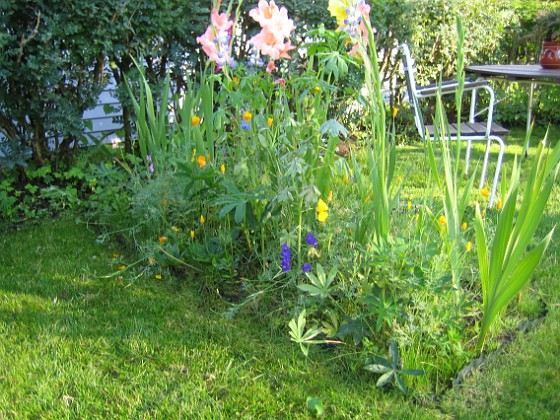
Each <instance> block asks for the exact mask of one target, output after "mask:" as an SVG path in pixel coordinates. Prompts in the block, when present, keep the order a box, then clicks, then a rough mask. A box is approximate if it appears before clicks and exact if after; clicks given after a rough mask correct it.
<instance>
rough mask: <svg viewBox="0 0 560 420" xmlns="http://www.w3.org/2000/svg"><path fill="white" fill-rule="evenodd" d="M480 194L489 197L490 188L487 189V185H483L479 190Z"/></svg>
mask: <svg viewBox="0 0 560 420" xmlns="http://www.w3.org/2000/svg"><path fill="white" fill-rule="evenodd" d="M480 194H481V195H482V196H483V197H490V190H489V189H488V187H484V188H483V189H481V190H480Z"/></svg>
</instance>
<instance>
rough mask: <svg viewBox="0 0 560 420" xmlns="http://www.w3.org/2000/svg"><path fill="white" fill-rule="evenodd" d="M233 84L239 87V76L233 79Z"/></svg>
mask: <svg viewBox="0 0 560 420" xmlns="http://www.w3.org/2000/svg"><path fill="white" fill-rule="evenodd" d="M233 84H234V85H235V86H237V85H238V84H239V78H238V77H237V76H234V77H233Z"/></svg>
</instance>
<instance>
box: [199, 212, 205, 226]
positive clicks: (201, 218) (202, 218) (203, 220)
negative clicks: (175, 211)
mask: <svg viewBox="0 0 560 420" xmlns="http://www.w3.org/2000/svg"><path fill="white" fill-rule="evenodd" d="M205 221H206V219H205V218H204V216H203V215H202V214H201V215H200V223H202V224H204V222H205Z"/></svg>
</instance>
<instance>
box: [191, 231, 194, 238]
mask: <svg viewBox="0 0 560 420" xmlns="http://www.w3.org/2000/svg"><path fill="white" fill-rule="evenodd" d="M191 239H194V230H191Z"/></svg>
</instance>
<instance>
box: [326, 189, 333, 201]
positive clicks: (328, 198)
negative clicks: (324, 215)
mask: <svg viewBox="0 0 560 420" xmlns="http://www.w3.org/2000/svg"><path fill="white" fill-rule="evenodd" d="M332 197H333V191H332V190H330V191H329V194H328V195H327V201H328V202H331V201H332Z"/></svg>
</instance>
